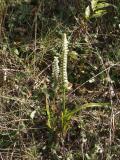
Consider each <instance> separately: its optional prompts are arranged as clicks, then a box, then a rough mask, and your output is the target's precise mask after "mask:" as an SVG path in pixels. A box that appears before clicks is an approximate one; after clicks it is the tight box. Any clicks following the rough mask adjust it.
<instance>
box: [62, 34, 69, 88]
mask: <svg viewBox="0 0 120 160" xmlns="http://www.w3.org/2000/svg"><path fill="white" fill-rule="evenodd" d="M67 57H68V40H67V36H66V34H65V33H64V35H63V53H62V64H61V77H62V83H63V85H64V87H65V88H68V75H67Z"/></svg>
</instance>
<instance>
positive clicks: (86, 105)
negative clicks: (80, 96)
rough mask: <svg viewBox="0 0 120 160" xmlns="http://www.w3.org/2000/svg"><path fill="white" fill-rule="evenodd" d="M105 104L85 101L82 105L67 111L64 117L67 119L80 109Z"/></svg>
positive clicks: (103, 104) (106, 104) (104, 105)
mask: <svg viewBox="0 0 120 160" xmlns="http://www.w3.org/2000/svg"><path fill="white" fill-rule="evenodd" d="M106 106H108V103H87V104H84V105H82V106H78V107H76V108H75V109H74V110H73V111H67V112H68V114H67V115H66V117H68V119H71V118H72V116H74V115H75V114H76V113H78V112H79V111H81V110H85V109H88V108H94V107H106Z"/></svg>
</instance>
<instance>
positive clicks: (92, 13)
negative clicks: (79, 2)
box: [85, 0, 113, 19]
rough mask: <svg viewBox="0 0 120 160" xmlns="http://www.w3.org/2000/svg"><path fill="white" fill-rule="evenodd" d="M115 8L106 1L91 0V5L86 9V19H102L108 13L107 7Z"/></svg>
mask: <svg viewBox="0 0 120 160" xmlns="http://www.w3.org/2000/svg"><path fill="white" fill-rule="evenodd" d="M109 6H113V5H112V4H110V3H107V2H106V0H91V4H90V5H88V6H87V7H86V10H85V17H86V19H90V18H97V17H102V16H103V15H105V14H106V13H107V7H109Z"/></svg>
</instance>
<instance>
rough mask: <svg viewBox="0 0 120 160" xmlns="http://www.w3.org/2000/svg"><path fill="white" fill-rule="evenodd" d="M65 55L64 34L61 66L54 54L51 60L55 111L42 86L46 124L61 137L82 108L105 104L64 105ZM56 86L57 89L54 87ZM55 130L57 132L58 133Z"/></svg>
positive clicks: (66, 90)
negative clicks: (58, 98)
mask: <svg viewBox="0 0 120 160" xmlns="http://www.w3.org/2000/svg"><path fill="white" fill-rule="evenodd" d="M67 56H68V40H67V37H66V34H64V38H63V52H62V57H61V68H60V69H59V58H58V57H57V56H56V55H55V56H54V60H53V69H52V77H53V89H54V92H55V94H54V106H55V108H56V110H57V109H58V111H57V114H56V111H54V110H52V109H51V106H50V101H49V93H48V90H47V86H45V87H44V93H45V97H46V112H47V118H48V120H47V125H48V127H49V128H50V129H52V130H53V131H58V132H59V133H60V134H61V136H62V137H65V136H66V134H67V132H68V130H69V129H70V122H71V120H72V118H73V117H75V116H76V114H77V113H79V112H80V111H82V110H85V109H87V108H93V107H103V106H106V104H105V103H87V104H84V105H82V106H76V108H75V109H73V110H70V109H69V108H68V107H67V105H66V100H67V95H66V93H67V92H68V90H69V81H68V75H67ZM56 88H57V89H56ZM56 95H57V96H58V97H62V98H61V99H62V101H61V103H60V106H59V108H58V107H57V106H56V102H55V101H56ZM58 132H57V133H58Z"/></svg>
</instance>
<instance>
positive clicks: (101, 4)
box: [95, 2, 112, 10]
mask: <svg viewBox="0 0 120 160" xmlns="http://www.w3.org/2000/svg"><path fill="white" fill-rule="evenodd" d="M109 6H112V4H110V3H106V2H103V3H98V4H97V5H96V7H95V10H98V9H103V8H106V7H109Z"/></svg>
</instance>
